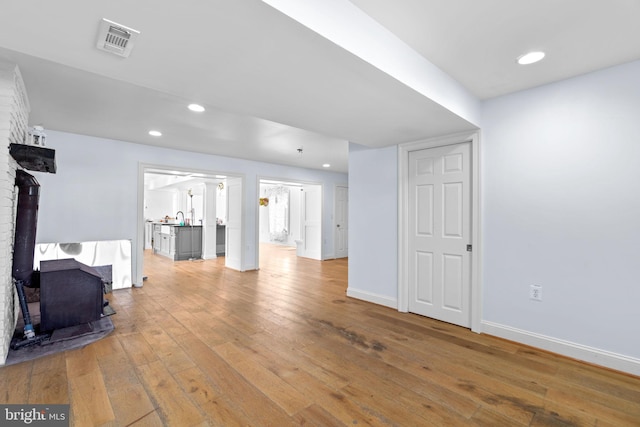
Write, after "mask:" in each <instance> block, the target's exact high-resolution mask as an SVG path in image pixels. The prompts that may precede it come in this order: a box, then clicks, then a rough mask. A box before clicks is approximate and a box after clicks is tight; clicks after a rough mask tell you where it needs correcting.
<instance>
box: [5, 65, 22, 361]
mask: <svg viewBox="0 0 640 427" xmlns="http://www.w3.org/2000/svg"><path fill="white" fill-rule="evenodd" d="M28 122H29V100H28V99H27V92H26V90H25V87H24V83H23V81H22V76H21V75H20V70H19V69H18V66H17V65H16V64H12V63H9V62H5V61H2V60H0V365H4V363H5V361H6V358H7V352H8V351H9V344H10V343H11V337H12V336H13V332H14V330H15V326H16V321H17V319H18V316H19V310H20V308H19V307H20V306H19V304H18V302H17V299H16V292H15V290H14V289H15V288H14V286H13V279H12V276H11V269H12V263H13V262H12V261H13V239H14V230H15V210H16V203H17V192H16V190H15V185H14V184H15V177H16V169H17V168H18V164H17V163H16V161H15V160H14V159H13V158H12V157H11V156H10V155H9V144H11V143H24V142H25V141H26V136H27V131H28Z"/></svg>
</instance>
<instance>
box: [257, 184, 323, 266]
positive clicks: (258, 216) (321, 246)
mask: <svg viewBox="0 0 640 427" xmlns="http://www.w3.org/2000/svg"><path fill="white" fill-rule="evenodd" d="M260 181H275V182H281V183H283V184H286V183H295V184H299V185H302V186H304V185H317V186H319V187H320V236H321V238H320V261H324V260H325V256H324V248H325V243H324V184H323V183H322V182H320V181H307V180H304V179H295V178H282V177H276V176H269V175H257V176H256V194H257V195H258V197H260V196H259V194H260ZM255 222H256V225H255V242H256V245H255V260H256V270H259V269H260V212H259V211H256V215H255Z"/></svg>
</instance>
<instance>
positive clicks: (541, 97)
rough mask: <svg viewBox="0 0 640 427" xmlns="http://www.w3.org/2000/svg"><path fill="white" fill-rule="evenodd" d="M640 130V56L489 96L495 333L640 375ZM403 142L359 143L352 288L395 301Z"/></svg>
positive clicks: (488, 246)
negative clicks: (535, 288) (536, 297)
mask: <svg viewBox="0 0 640 427" xmlns="http://www.w3.org/2000/svg"><path fill="white" fill-rule="evenodd" d="M639 135H640V62H634V63H630V64H626V65H622V66H618V67H615V68H610V69H607V70H603V71H600V72H596V73H592V74H588V75H584V76H580V77H577V78H573V79H570V80H565V81H562V82H559V83H556V84H551V85H547V86H543V87H539V88H536V89H532V90H528V91H523V92H520V93H516V94H512V95H509V96H504V97H501V98H496V99H493V100H489V101H486V102H485V103H484V104H483V118H482V134H481V139H482V153H481V167H482V180H481V181H482V183H481V204H482V211H483V212H482V218H483V229H482V234H483V247H482V259H483V261H482V266H481V271H483V277H482V287H483V296H482V297H483V314H482V318H483V322H482V330H483V331H485V332H486V333H490V334H494V335H499V336H502V337H505V338H508V339H511V340H515V341H520V342H524V343H527V344H531V345H534V346H537V347H542V348H546V349H548V350H551V351H555V352H558V353H561V354H566V355H568V356H571V357H575V358H579V359H583V360H587V361H590V362H593V363H599V364H602V365H605V366H609V367H612V368H614V369H619V370H624V371H628V372H631V373H634V374H636V375H638V374H640V339H637V337H640V309H639V305H638V304H639V303H640V285H639V283H640V196H639V195H640V164H639V162H640V141H639V140H638V138H639ZM395 150H396V147H391V148H385V149H378V150H373V149H366V148H364V147H361V146H358V145H355V144H351V146H350V152H349V155H350V158H349V200H350V212H349V224H350V229H349V244H350V253H349V289H348V294H349V295H351V296H354V297H358V298H361V299H364V300H367V301H372V302H377V303H380V304H385V305H387V306H391V307H397V299H396V298H397V297H396V295H397V287H398V283H397V251H396V245H397V231H396V230H397V212H396V209H397V196H398V193H397V186H398V182H397V154H396V151H395ZM531 284H538V285H541V286H542V298H543V300H542V301H541V302H536V301H532V300H530V299H529V287H530V285H531Z"/></svg>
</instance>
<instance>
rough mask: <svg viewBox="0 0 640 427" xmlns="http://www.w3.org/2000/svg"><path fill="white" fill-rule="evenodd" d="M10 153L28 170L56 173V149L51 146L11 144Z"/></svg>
mask: <svg viewBox="0 0 640 427" xmlns="http://www.w3.org/2000/svg"><path fill="white" fill-rule="evenodd" d="M9 153H10V154H11V157H13V158H14V159H16V162H18V164H19V165H20V166H22V167H23V168H25V169H27V170H31V171H36V172H49V173H56V151H55V150H52V149H51V148H44V147H38V146H37V145H26V144H11V145H10V146H9Z"/></svg>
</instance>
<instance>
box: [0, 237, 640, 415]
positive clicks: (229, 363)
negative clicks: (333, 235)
mask: <svg viewBox="0 0 640 427" xmlns="http://www.w3.org/2000/svg"><path fill="white" fill-rule="evenodd" d="M144 262H145V274H146V275H147V276H148V280H147V281H146V282H145V283H144V286H143V287H142V288H131V289H126V290H118V291H114V292H113V294H112V295H110V296H109V300H110V301H111V305H112V306H113V308H114V309H115V310H116V311H117V314H116V315H114V316H113V317H112V318H113V321H114V324H115V327H116V329H115V331H114V332H113V333H112V334H111V335H109V336H108V337H107V338H105V339H103V340H100V341H98V342H96V343H94V344H91V345H89V346H87V347H85V348H82V349H78V350H73V351H67V352H65V353H61V354H57V355H53V356H47V357H44V358H41V359H36V360H34V361H31V362H25V363H21V364H18V365H13V366H7V367H4V368H0V387H1V388H0V390H1V394H0V402H2V403H21V404H24V403H33V404H55V403H69V404H70V405H71V420H72V423H71V424H72V425H75V426H82V427H84V426H102V425H104V426H161V425H168V426H207V425H209V426H278V427H279V426H290V425H305V426H342V425H344V426H369V425H373V426H466V425H480V426H612V427H613V426H616V427H620V426H640V378H637V377H633V376H629V375H625V374H622V373H617V372H613V371H610V370H607V369H602V368H598V367H594V366H591V365H587V364H583V363H580V362H576V361H573V360H569V359H566V358H564V357H560V356H556V355H553V354H549V353H546V352H543V351H538V350H536V349H533V348H530V347H526V346H522V345H518V344H515V343H511V342H507V341H504V340H500V339H496V338H493V337H490V336H485V335H478V334H475V333H472V332H471V331H469V330H466V329H463V328H459V327H456V326H452V325H449V324H446V323H442V322H438V321H434V320H431V319H428V318H424V317H421V316H417V315H412V314H402V313H398V312H397V311H396V310H393V309H389V308H385V307H381V306H377V305H374V304H370V303H366V302H363V301H359V300H355V299H352V298H348V297H346V296H345V290H346V287H347V260H346V259H340V260H330V261H324V262H319V261H313V260H308V259H303V258H297V257H296V256H295V250H291V249H287V248H283V247H277V246H270V245H266V246H264V247H263V248H262V249H261V268H260V270H259V271H251V272H245V273H240V272H236V271H233V270H229V269H225V268H224V258H219V259H216V260H209V261H201V260H199V261H179V262H172V261H170V260H168V259H166V258H163V257H160V256H154V255H152V254H151V253H147V254H145V261H144ZM372 268H375V266H372ZM635 338H636V339H637V337H635Z"/></svg>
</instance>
